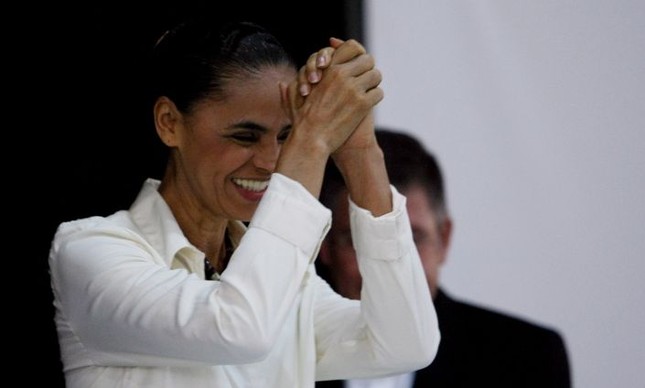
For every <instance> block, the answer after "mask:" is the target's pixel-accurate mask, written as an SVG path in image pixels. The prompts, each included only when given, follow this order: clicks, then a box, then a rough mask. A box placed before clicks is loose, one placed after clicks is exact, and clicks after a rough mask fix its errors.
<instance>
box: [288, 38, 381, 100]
mask: <svg viewBox="0 0 645 388" xmlns="http://www.w3.org/2000/svg"><path fill="white" fill-rule="evenodd" d="M329 45H330V47H324V48H322V49H320V50H318V51H317V52H315V53H313V54H311V55H310V56H309V58H308V59H307V62H306V63H305V65H304V66H303V67H302V68H300V71H299V72H298V84H299V87H298V90H299V92H300V95H301V96H303V97H304V96H307V95H309V93H310V92H311V87H312V86H313V85H315V84H317V83H318V82H320V79H321V78H322V73H323V72H322V71H323V70H324V69H326V68H327V67H329V66H330V65H332V64H341V63H346V62H348V61H350V60H352V59H354V58H356V57H358V56H361V55H365V54H366V50H365V47H363V45H361V44H360V43H358V41H356V40H354V39H350V40H347V41H344V40H342V39H338V38H333V37H332V38H329ZM372 66H373V65H372Z"/></svg>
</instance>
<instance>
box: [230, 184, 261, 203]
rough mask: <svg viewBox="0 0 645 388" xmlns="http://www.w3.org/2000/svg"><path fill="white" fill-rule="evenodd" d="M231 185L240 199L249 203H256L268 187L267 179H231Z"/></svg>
mask: <svg viewBox="0 0 645 388" xmlns="http://www.w3.org/2000/svg"><path fill="white" fill-rule="evenodd" d="M232 181H233V183H234V184H235V186H236V187H237V189H238V192H239V193H240V195H242V197H244V198H245V199H247V200H249V201H253V202H257V201H259V200H260V199H261V198H262V195H263V194H264V192H265V191H266V189H267V187H268V186H269V180H268V179H243V178H233V179H232Z"/></svg>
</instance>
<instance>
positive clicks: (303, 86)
mask: <svg viewBox="0 0 645 388" xmlns="http://www.w3.org/2000/svg"><path fill="white" fill-rule="evenodd" d="M334 51H335V49H334V48H333V47H324V48H322V49H320V50H318V51H317V52H315V53H313V54H311V55H310V56H309V58H308V59H307V62H306V63H305V65H304V66H303V67H301V68H300V71H299V73H298V83H299V85H300V86H299V88H298V89H299V91H300V95H302V96H306V95H308V94H309V92H310V91H311V86H312V85H314V84H316V83H318V82H319V81H320V79H321V77H322V69H325V68H326V67H327V66H329V64H330V63H331V58H332V56H333V55H334Z"/></svg>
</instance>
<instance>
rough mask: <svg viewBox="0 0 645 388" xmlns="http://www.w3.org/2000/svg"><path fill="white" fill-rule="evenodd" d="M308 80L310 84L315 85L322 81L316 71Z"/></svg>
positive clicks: (310, 74)
mask: <svg viewBox="0 0 645 388" xmlns="http://www.w3.org/2000/svg"><path fill="white" fill-rule="evenodd" d="M308 79H309V82H311V83H314V84H315V83H316V82H318V81H320V76H319V75H318V72H317V71H314V72H313V73H309V77H308Z"/></svg>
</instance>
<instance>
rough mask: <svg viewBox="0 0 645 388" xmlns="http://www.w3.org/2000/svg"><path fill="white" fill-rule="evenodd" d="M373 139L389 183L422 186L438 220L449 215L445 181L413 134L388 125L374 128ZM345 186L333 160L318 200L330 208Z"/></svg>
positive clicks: (326, 172) (433, 161)
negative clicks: (379, 152)
mask: <svg viewBox="0 0 645 388" xmlns="http://www.w3.org/2000/svg"><path fill="white" fill-rule="evenodd" d="M376 139H377V141H378V143H379V146H380V147H381V149H382V150H383V155H384V157H385V167H386V169H387V172H388V176H389V178H390V183H392V185H394V187H396V188H397V189H398V190H399V191H405V190H407V189H409V188H410V187H412V186H420V187H421V188H423V189H424V190H425V192H426V194H427V196H428V198H429V200H430V206H431V207H432V209H433V211H434V212H435V214H436V215H437V220H438V221H441V220H443V219H444V218H445V217H446V216H447V215H448V206H447V201H446V196H445V188H444V180H443V176H442V173H441V167H440V166H439V162H438V161H437V159H436V158H435V156H434V155H433V154H432V153H431V152H430V151H428V150H427V149H426V148H425V147H424V146H423V144H422V143H421V142H420V141H419V140H418V139H416V138H415V137H413V136H411V135H409V134H406V133H404V132H400V131H394V130H391V129H387V128H377V129H376ZM344 187H345V184H344V182H343V178H342V176H341V174H340V172H339V171H338V169H337V168H336V167H335V165H334V163H333V162H330V163H328V164H327V169H326V171H325V180H324V181H323V187H322V192H321V195H320V200H321V202H322V203H323V204H325V205H326V206H327V207H329V208H331V209H333V208H334V205H335V203H334V201H336V200H337V198H336V197H338V196H337V194H338V192H339V191H340V190H341V189H342V188H344Z"/></svg>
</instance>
